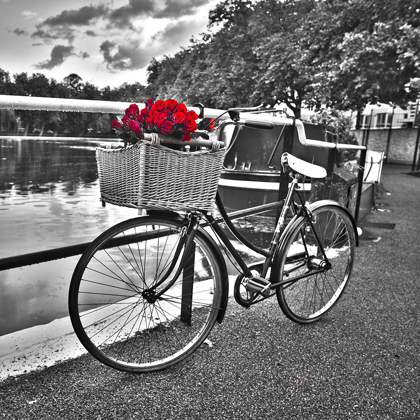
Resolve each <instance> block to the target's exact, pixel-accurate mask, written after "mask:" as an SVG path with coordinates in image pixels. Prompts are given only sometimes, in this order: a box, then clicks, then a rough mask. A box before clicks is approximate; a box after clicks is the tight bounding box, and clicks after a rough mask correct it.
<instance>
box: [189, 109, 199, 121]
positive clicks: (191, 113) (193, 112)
mask: <svg viewBox="0 0 420 420" xmlns="http://www.w3.org/2000/svg"><path fill="white" fill-rule="evenodd" d="M187 115H189V116H190V117H191V118H194V119H195V120H196V119H198V114H197V113H196V112H195V111H193V110H191V111H188V112H187Z"/></svg>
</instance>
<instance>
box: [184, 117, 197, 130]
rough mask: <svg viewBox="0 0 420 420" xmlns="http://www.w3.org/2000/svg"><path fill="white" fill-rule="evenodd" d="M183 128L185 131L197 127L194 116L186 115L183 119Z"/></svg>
mask: <svg viewBox="0 0 420 420" xmlns="http://www.w3.org/2000/svg"><path fill="white" fill-rule="evenodd" d="M185 128H186V130H187V131H194V130H195V129H196V128H197V123H196V122H195V120H194V118H191V117H187V119H186V120H185Z"/></svg>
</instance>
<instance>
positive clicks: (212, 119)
mask: <svg viewBox="0 0 420 420" xmlns="http://www.w3.org/2000/svg"><path fill="white" fill-rule="evenodd" d="M214 125H215V122H214V118H210V124H209V130H213V129H214Z"/></svg>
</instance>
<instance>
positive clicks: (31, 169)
mask: <svg viewBox="0 0 420 420" xmlns="http://www.w3.org/2000/svg"><path fill="white" fill-rule="evenodd" d="M99 144H101V143H100V142H82V141H78V140H68V141H67V140H66V141H54V140H48V141H46V140H25V139H22V140H16V139H0V238H1V241H0V258H5V257H11V256H15V255H21V254H25V253H31V252H35V251H42V250H47V249H54V248H57V247H61V246H67V245H73V244H79V243H83V242H88V241H91V240H93V239H94V238H95V237H96V236H98V235H99V234H100V233H101V232H102V231H104V230H105V229H107V228H108V227H110V226H112V225H113V224H115V223H117V222H118V221H121V220H124V219H126V218H130V217H135V216H137V210H133V209H125V208H120V207H115V206H107V207H105V208H103V207H102V206H101V203H100V201H99V185H98V179H97V171H96V160H95V148H96V146H97V145H99ZM77 259H78V257H73V258H67V259H61V260H57V261H51V262H47V263H42V264H38V265H32V266H28V267H21V268H17V269H12V270H7V271H0V335H4V334H7V333H10V332H13V331H17V330H20V329H23V328H28V327H31V326H33V325H37V324H44V323H47V322H50V321H51V320H53V319H55V318H58V317H62V316H66V315H67V313H68V312H67V291H68V285H69V282H70V278H71V274H72V271H73V269H74V266H75V264H76V262H77Z"/></svg>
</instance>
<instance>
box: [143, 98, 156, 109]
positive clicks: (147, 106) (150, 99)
mask: <svg viewBox="0 0 420 420" xmlns="http://www.w3.org/2000/svg"><path fill="white" fill-rule="evenodd" d="M153 103H154V101H153V99H152V98H149V99H148V100H147V101H146V102H145V104H146V108H147V109H148V110H150V109H151V108H152V106H153Z"/></svg>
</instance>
